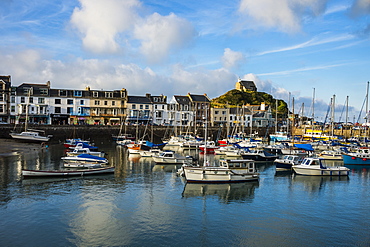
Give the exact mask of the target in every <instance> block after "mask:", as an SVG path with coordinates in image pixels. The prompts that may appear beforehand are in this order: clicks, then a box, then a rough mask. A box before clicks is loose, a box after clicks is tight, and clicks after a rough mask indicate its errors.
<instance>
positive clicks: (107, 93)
mask: <svg viewBox="0 0 370 247" xmlns="http://www.w3.org/2000/svg"><path fill="white" fill-rule="evenodd" d="M105 98H113V93H112V92H105Z"/></svg>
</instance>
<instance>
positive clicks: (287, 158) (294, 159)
mask: <svg viewBox="0 0 370 247" xmlns="http://www.w3.org/2000/svg"><path fill="white" fill-rule="evenodd" d="M303 159H304V157H303V156H301V155H291V154H288V155H284V157H283V158H278V159H276V160H274V164H275V166H276V171H291V170H292V166H294V165H299V164H300V163H301V162H302V161H303Z"/></svg>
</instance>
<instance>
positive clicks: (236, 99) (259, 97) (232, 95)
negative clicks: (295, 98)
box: [211, 89, 288, 117]
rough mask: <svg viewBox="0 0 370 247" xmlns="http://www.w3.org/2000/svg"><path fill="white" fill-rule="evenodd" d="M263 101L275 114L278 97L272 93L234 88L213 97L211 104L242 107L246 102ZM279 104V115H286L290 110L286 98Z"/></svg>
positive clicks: (279, 101)
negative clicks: (274, 96) (275, 97)
mask: <svg viewBox="0 0 370 247" xmlns="http://www.w3.org/2000/svg"><path fill="white" fill-rule="evenodd" d="M262 102H265V104H266V105H268V106H270V107H271V111H272V113H273V114H274V115H275V110H276V99H274V98H273V97H272V96H271V95H270V94H267V93H263V92H254V91H245V92H242V91H239V90H237V89H233V90H230V91H228V92H227V93H225V94H223V95H221V96H219V97H217V98H214V99H212V100H211V105H212V107H215V108H226V107H227V106H228V107H237V106H239V107H240V106H242V105H246V104H250V105H260V104H261V103H262ZM277 104H278V107H277V110H278V117H281V116H284V115H285V116H286V115H287V112H288V107H287V103H286V102H285V101H284V100H277Z"/></svg>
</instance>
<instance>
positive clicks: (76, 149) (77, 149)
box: [66, 147, 105, 157]
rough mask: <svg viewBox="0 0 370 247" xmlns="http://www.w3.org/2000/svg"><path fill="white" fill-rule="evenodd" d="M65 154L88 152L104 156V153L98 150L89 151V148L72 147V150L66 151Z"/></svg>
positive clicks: (73, 154) (72, 154)
mask: <svg viewBox="0 0 370 247" xmlns="http://www.w3.org/2000/svg"><path fill="white" fill-rule="evenodd" d="M66 154H67V156H77V155H80V154H90V155H94V156H98V157H104V156H105V153H104V152H99V151H91V150H90V148H77V147H76V148H75V149H73V151H72V152H67V153H66Z"/></svg>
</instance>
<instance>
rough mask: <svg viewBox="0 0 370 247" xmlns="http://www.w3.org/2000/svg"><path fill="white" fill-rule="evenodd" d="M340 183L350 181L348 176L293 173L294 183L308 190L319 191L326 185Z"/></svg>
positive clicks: (297, 186)
mask: <svg viewBox="0 0 370 247" xmlns="http://www.w3.org/2000/svg"><path fill="white" fill-rule="evenodd" d="M338 183H349V177H348V176H304V175H297V174H293V176H292V184H294V186H295V188H297V189H300V187H299V186H300V185H301V186H303V189H304V190H306V191H308V192H318V191H320V190H322V189H324V188H326V187H335V186H338Z"/></svg>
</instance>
